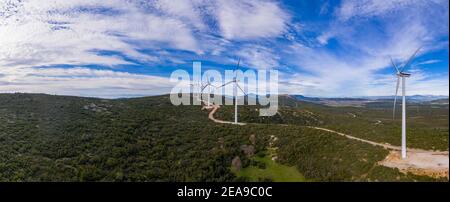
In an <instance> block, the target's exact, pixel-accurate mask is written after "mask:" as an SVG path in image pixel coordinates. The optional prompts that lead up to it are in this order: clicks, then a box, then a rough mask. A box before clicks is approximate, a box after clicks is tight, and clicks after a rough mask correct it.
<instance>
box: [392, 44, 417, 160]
mask: <svg viewBox="0 0 450 202" xmlns="http://www.w3.org/2000/svg"><path fill="white" fill-rule="evenodd" d="M419 50H420V48H418V49H417V50H416V51H415V52H414V54H413V55H411V57H410V58H409V59H408V60H407V62H406V63H405V64H404V65H403V66H402V67H401V69H399V68H398V67H397V65H396V64H395V63H394V61H393V60H392V58H391V63H392V65H393V66H394V68H395V70H396V75H397V86H396V88H395V97H394V109H393V115H392V118H393V119H394V118H395V104H396V103H397V93H398V87H399V85H400V78H401V80H402V158H403V159H405V158H406V97H405V91H406V86H405V80H406V78H407V77H410V76H411V74H410V73H405V72H404V70H405V68H406V67H407V66H408V65H410V64H411V62H412V60H413V59H414V57H415V56H416V54H417V52H419Z"/></svg>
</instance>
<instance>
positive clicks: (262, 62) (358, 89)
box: [0, 0, 449, 98]
mask: <svg viewBox="0 0 450 202" xmlns="http://www.w3.org/2000/svg"><path fill="white" fill-rule="evenodd" d="M448 29H449V3H448V0H392V1H378V0H354V1H352V0H342V1H331V0H330V1H326V0H317V1H310V0H303V1H302V0H292V1H271V0H267V1H266V0H258V1H256V0H255V1H253V0H246V1H237V0H216V1H210V0H154V1H153V0H64V1H62V0H46V1H42V0H2V1H0V93H4V92H34V93H49V94H63V95H79V96H94V97H107V98H114V97H133V96H145V95H155V94H162V93H168V92H170V89H171V87H172V86H173V85H174V83H171V82H170V80H169V76H170V74H171V73H172V72H173V71H174V70H176V69H185V70H188V71H189V70H191V69H192V62H193V61H201V62H202V66H203V69H204V70H206V69H217V70H220V71H222V70H224V69H233V68H234V65H235V63H236V61H237V58H241V65H242V66H243V69H244V70H245V69H276V70H278V71H279V91H280V93H291V94H304V95H308V96H322V97H333V96H368V95H392V94H393V93H394V90H395V89H394V86H395V76H394V70H393V67H392V66H391V64H390V60H389V57H390V56H392V58H393V59H394V60H395V61H396V62H398V63H399V64H400V63H401V62H402V61H404V60H406V59H407V58H408V57H409V56H410V55H411V54H412V53H413V52H414V51H415V50H416V49H417V48H418V47H422V49H421V51H420V52H419V53H418V57H417V58H416V60H414V62H413V63H412V65H411V67H410V68H409V69H408V71H409V72H411V73H412V74H413V76H412V77H411V78H409V79H408V80H407V85H408V88H407V90H408V94H434V95H448V89H449V74H448V65H449V63H448V61H449V59H448V54H449V52H448V50H449V33H448Z"/></svg>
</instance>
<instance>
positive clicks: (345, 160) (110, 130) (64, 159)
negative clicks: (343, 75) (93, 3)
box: [0, 94, 448, 181]
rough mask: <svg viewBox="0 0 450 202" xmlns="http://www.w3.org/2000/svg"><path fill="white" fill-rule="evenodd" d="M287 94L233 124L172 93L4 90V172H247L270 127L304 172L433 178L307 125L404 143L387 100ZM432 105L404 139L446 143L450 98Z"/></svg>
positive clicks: (50, 177) (221, 177)
mask: <svg viewBox="0 0 450 202" xmlns="http://www.w3.org/2000/svg"><path fill="white" fill-rule="evenodd" d="M281 99H286V100H285V102H284V103H283V106H282V108H281V109H280V114H278V115H277V116H274V117H270V118H264V117H259V116H257V108H258V106H249V107H241V108H240V118H241V120H242V121H243V122H248V123H249V124H247V125H246V126H235V125H229V124H216V123H213V122H212V121H210V120H209V119H208V112H207V111H206V110H201V106H173V105H172V104H171V103H170V101H169V96H154V97H144V98H133V99H114V100H107V99H96V98H81V97H70V96H50V95H43V94H0V153H1V154H2V155H0V181H249V180H251V179H249V178H246V177H245V176H237V175H236V174H235V173H234V172H232V170H231V169H230V167H231V161H232V159H233V158H235V157H236V156H239V157H240V159H241V160H242V167H243V168H249V167H251V166H252V163H254V159H255V157H257V156H256V155H257V154H258V153H264V152H267V148H268V147H269V143H270V140H271V137H272V136H276V137H277V138H278V140H277V141H276V142H274V143H273V144H274V145H273V146H275V147H277V148H278V150H277V156H278V160H277V163H279V164H280V166H286V167H292V168H296V169H298V171H299V173H300V174H301V175H302V176H304V177H305V178H306V179H307V180H308V181H309V180H311V181H396V180H401V181H403V180H404V181H412V180H426V181H428V180H435V179H432V178H427V177H420V176H415V175H410V174H408V175H405V174H402V173H400V172H399V171H398V170H395V169H390V168H385V167H381V166H378V165H377V162H378V161H379V160H381V159H383V158H384V157H385V156H386V155H387V151H386V150H384V149H382V148H378V147H375V146H371V145H367V144H364V143H361V142H357V141H354V140H349V139H346V138H344V137H340V136H336V135H333V134H328V133H327V132H324V131H318V130H313V129H309V128H305V127H303V126H306V125H321V126H329V127H330V128H335V129H336V130H341V131H343V132H344V131H345V132H348V131H350V132H351V133H352V134H353V135H355V136H361V137H367V138H368V139H373V140H381V141H386V142H389V143H391V144H398V143H396V141H398V142H399V141H400V138H399V137H400V136H399V134H396V131H395V130H396V127H395V125H396V124H397V123H396V121H392V122H388V121H387V120H388V118H387V116H388V115H385V114H384V113H385V112H384V111H387V110H385V109H382V110H378V109H372V108H363V109H359V108H358V109H353V108H349V109H347V108H333V107H325V106H322V105H316V104H310V103H304V102H298V101H295V100H291V99H288V98H281ZM433 109H434V108H433ZM383 110H384V111H383ZM436 110H438V111H439V113H437V112H434V111H433V112H430V113H428V114H429V115H427V116H425V115H423V116H425V117H424V118H417V121H416V123H417V125H418V126H417V127H421V126H426V127H423V131H422V132H421V133H420V134H419V133H418V135H410V136H409V137H410V138H409V139H408V143H410V144H411V145H414V146H416V147H419V148H436V149H441V150H448V122H447V123H446V124H443V121H442V123H441V122H440V121H430V120H429V119H430V117H432V118H433V119H440V118H442V119H447V120H448V108H447V111H446V112H445V110H442V111H441V109H436ZM348 112H349V113H355V114H357V116H363V115H366V114H369V115H367V116H365V117H364V118H362V119H361V120H359V119H358V120H355V119H354V118H352V116H349V117H346V116H348V114H347V113H348ZM372 112H373V113H372ZM232 113H233V112H232V107H229V106H225V107H222V108H221V109H220V110H219V112H218V116H219V117H221V118H223V119H225V120H226V119H228V120H231V119H232V117H233V114H232ZM445 115H447V116H446V117H445ZM378 116H380V117H384V119H383V121H385V122H383V124H386V127H387V129H383V127H381V126H380V128H379V129H376V128H377V127H378V126H373V128H375V129H374V131H375V132H373V133H371V134H366V133H365V131H366V130H369V129H366V128H362V127H356V128H355V129H354V130H353V129H352V127H354V126H353V125H352V124H354V125H357V126H359V124H367V125H370V123H372V121H373V120H374V118H376V119H378V118H379V117H378ZM436 117H437V118H436ZM350 120H352V121H354V122H352V121H350ZM428 122H433V123H432V124H428ZM413 123H414V122H412V123H411V125H412V127H414V125H413ZM420 124H422V125H420ZM411 129H412V128H411ZM385 130H386V131H388V133H382V134H379V133H378V132H380V131H385ZM433 130H435V131H440V132H439V133H434V132H433ZM445 131H447V132H446V133H445ZM411 133H412V134H414V133H415V132H414V131H413V132H411ZM251 135H254V137H256V140H255V141H256V142H255V147H254V150H255V151H254V154H255V155H253V156H248V155H246V154H244V153H243V151H242V149H241V148H242V146H243V145H250V144H252V143H251V141H250V140H249V137H250V136H251ZM397 139H398V140H397ZM266 160H270V159H266ZM265 163H266V164H268V165H269V166H270V163H271V162H267V161H266V162H265ZM262 167H263V168H264V166H262ZM266 168H267V167H266ZM282 168H285V167H282ZM269 180H274V179H269ZM438 180H440V179H438ZM445 180H446V179H445Z"/></svg>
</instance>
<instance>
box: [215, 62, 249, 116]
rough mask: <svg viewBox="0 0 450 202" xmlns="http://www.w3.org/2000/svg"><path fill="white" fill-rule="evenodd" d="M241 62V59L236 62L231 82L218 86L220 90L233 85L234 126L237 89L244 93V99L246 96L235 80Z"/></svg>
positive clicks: (236, 113)
mask: <svg viewBox="0 0 450 202" xmlns="http://www.w3.org/2000/svg"><path fill="white" fill-rule="evenodd" d="M240 62H241V59H239V60H238V63H237V66H236V69H235V70H234V78H233V80H232V81H230V82H227V83H225V84H223V85H221V86H219V88H221V87H224V86H226V85H229V84H234V85H233V87H234V89H233V98H234V124H238V106H237V101H238V100H237V99H238V98H237V89H238V88H239V90H241V91H242V93H244V97H245V95H247V94H246V93H245V91H244V90H243V89H242V88H241V86H240V85H239V83H238V82H239V80H237V70H238V69H239V63H240Z"/></svg>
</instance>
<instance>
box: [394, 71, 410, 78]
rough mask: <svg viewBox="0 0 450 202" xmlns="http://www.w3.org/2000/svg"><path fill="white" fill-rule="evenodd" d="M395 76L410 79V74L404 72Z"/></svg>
mask: <svg viewBox="0 0 450 202" xmlns="http://www.w3.org/2000/svg"><path fill="white" fill-rule="evenodd" d="M397 76H399V77H410V76H411V74H410V73H405V72H399V73H397Z"/></svg>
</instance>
